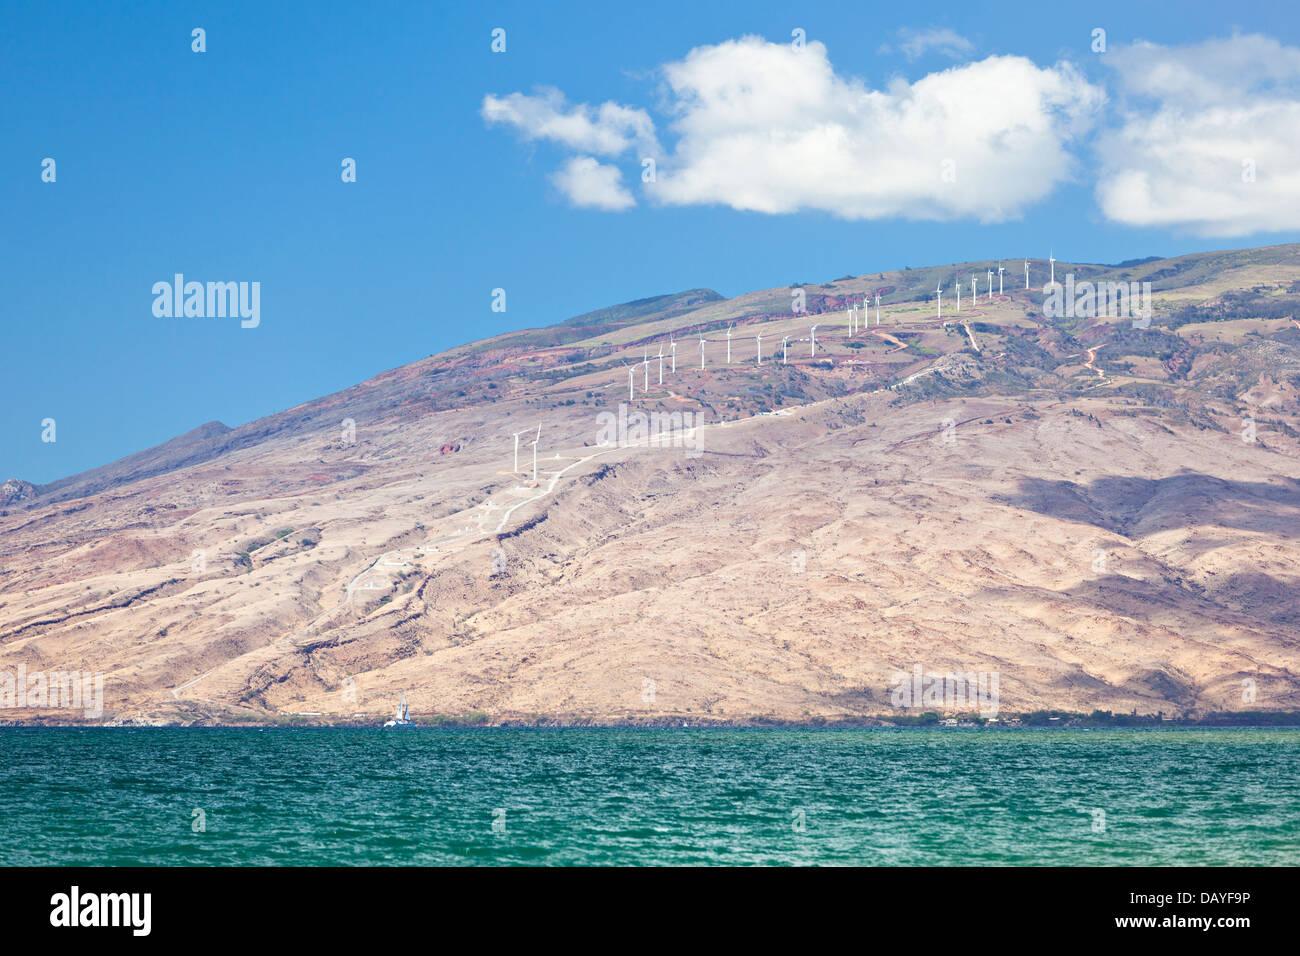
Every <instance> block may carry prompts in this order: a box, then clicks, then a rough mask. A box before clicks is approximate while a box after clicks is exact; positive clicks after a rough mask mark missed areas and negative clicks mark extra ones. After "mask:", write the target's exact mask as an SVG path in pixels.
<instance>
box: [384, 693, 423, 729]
mask: <svg viewBox="0 0 1300 956" xmlns="http://www.w3.org/2000/svg"><path fill="white" fill-rule="evenodd" d="M384 726H385V727H414V726H415V724H413V723H411V709H410V708H409V707H407V706H406V691H402V702H401V703H400V704H398V705H397V716H396V717H394V718H393V719H392V720H390V721H388V722H386V723H385V724H384Z"/></svg>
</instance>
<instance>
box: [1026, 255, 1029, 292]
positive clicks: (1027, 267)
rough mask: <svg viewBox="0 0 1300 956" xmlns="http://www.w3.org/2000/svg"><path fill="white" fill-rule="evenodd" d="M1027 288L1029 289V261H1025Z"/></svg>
mask: <svg viewBox="0 0 1300 956" xmlns="http://www.w3.org/2000/svg"><path fill="white" fill-rule="evenodd" d="M1025 288H1026V289H1028V288H1029V260H1028V259H1026V260H1025Z"/></svg>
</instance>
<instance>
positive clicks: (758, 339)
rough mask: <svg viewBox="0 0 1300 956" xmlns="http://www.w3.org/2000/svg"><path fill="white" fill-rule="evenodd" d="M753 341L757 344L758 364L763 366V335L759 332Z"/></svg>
mask: <svg viewBox="0 0 1300 956" xmlns="http://www.w3.org/2000/svg"><path fill="white" fill-rule="evenodd" d="M754 341H755V342H757V343H758V364H759V365H762V364H763V333H762V332H759V333H757V334H756V335H755V336H754Z"/></svg>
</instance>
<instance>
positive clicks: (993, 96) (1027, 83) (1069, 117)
mask: <svg viewBox="0 0 1300 956" xmlns="http://www.w3.org/2000/svg"><path fill="white" fill-rule="evenodd" d="M664 74H665V77H666V79H667V83H668V87H669V90H670V91H671V94H672V100H673V112H674V114H675V116H676V118H675V120H674V122H673V129H674V130H675V131H676V132H677V133H678V134H679V138H678V141H677V144H676V149H675V151H674V152H673V154H672V155H671V156H670V157H667V158H665V160H664V161H663V163H662V164H661V165H660V168H659V175H658V182H657V183H656V184H655V186H654V188H653V195H654V196H655V197H656V198H658V199H659V200H661V201H663V202H666V203H672V204H691V203H720V204H724V205H727V206H731V207H732V208H735V209H743V210H753V211H758V212H767V213H789V212H795V211H798V210H803V209H811V210H821V211H825V212H829V213H832V214H834V215H837V216H841V217H844V218H848V219H863V218H879V217H885V216H899V217H903V218H911V219H952V218H962V217H970V218H975V219H979V220H981V221H986V222H991V221H998V220H1004V219H1008V218H1014V217H1016V216H1018V215H1020V214H1021V212H1022V211H1023V210H1024V209H1025V208H1026V207H1027V206H1028V205H1030V204H1031V203H1033V202H1035V201H1037V200H1039V199H1042V198H1043V197H1045V196H1046V195H1048V194H1049V193H1050V192H1051V191H1052V190H1053V189H1054V188H1055V187H1056V186H1057V185H1058V184H1060V183H1061V182H1063V181H1065V180H1066V179H1068V178H1069V177H1070V175H1071V171H1072V167H1073V160H1072V156H1071V154H1072V150H1073V146H1074V142H1075V140H1076V139H1077V138H1078V137H1079V136H1080V135H1082V134H1083V133H1084V132H1085V131H1086V130H1087V128H1088V126H1089V125H1090V123H1091V121H1092V119H1093V115H1094V113H1095V112H1096V111H1097V109H1098V108H1099V107H1100V105H1101V103H1102V101H1103V99H1104V97H1103V94H1102V93H1101V91H1100V90H1099V89H1098V88H1096V87H1094V86H1092V85H1091V84H1089V83H1088V82H1087V81H1086V80H1084V79H1083V77H1082V76H1081V75H1080V74H1079V73H1078V72H1077V71H1076V70H1074V69H1073V68H1072V67H1071V66H1069V65H1068V64H1060V65H1058V66H1056V67H1053V68H1040V67H1038V66H1035V65H1034V64H1033V63H1032V62H1030V61H1029V60H1027V59H1025V58H1023V57H1015V56H994V57H989V58H987V59H985V60H981V61H979V62H976V63H970V64H966V65H963V66H959V67H953V68H950V69H948V70H945V71H942V72H939V73H931V74H929V75H928V76H925V77H923V78H922V79H920V80H918V81H916V82H915V83H908V82H906V81H903V80H898V81H895V82H894V83H893V84H891V85H890V86H889V88H888V89H886V90H872V89H870V88H868V87H867V86H866V85H865V84H864V83H863V82H862V81H860V80H858V79H856V78H853V77H842V76H839V75H837V74H836V73H835V71H834V69H833V68H832V66H831V64H830V61H829V60H828V58H827V56H826V48H825V46H824V45H823V44H821V43H809V44H807V46H805V47H804V48H803V49H796V48H794V47H792V46H789V45H786V44H780V45H778V44H773V43H767V42H765V41H763V40H761V39H759V38H756V37H745V38H742V39H740V40H732V41H727V42H725V43H720V44H718V45H716V46H707V47H700V48H698V49H695V50H692V51H691V52H690V53H689V54H688V55H687V56H686V58H685V59H683V60H682V61H680V62H677V63H672V64H669V65H668V66H666V67H665V68H664ZM947 162H951V164H952V166H951V167H950V168H951V169H952V170H954V171H955V181H953V182H946V181H945V180H944V176H943V174H944V171H945V169H947V168H949V167H947V166H946V165H945V164H946V163H947Z"/></svg>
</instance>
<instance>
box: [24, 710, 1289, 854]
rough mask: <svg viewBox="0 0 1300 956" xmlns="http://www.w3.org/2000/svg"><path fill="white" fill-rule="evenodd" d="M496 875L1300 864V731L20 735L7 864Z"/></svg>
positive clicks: (159, 731)
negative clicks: (436, 870)
mask: <svg viewBox="0 0 1300 956" xmlns="http://www.w3.org/2000/svg"><path fill="white" fill-rule="evenodd" d="M196 809H198V810H202V811H203V813H204V815H205V816H204V819H205V823H206V831H204V832H194V827H195V824H196V817H195V814H194V811H195V810H196ZM1095 811H1103V812H1104V814H1105V816H1104V821H1103V820H1102V818H1101V817H1100V816H1099V815H1098V814H1097V813H1096V812H1095ZM1103 822H1104V826H1103V825H1102V824H1103ZM494 823H495V829H494ZM801 827H802V828H801ZM481 863H491V864H832V865H834V864H864V865H881V864H883V865H890V864H908V865H916V864H920V865H939V864H950V865H990V864H1067V865H1068V864H1138V863H1142V864H1190V865H1203V864H1233V865H1277V864H1290V865H1295V864H1300V731H1297V730H1239V729H1234V730H1199V729H1169V730H1164V729H1162V730H1114V731H1111V730H1106V731H1082V730H1045V731H1010V730H1004V731H981V730H934V729H926V730H921V729H908V730H686V729H683V730H643V729H636V730H577V729H566V730H501V729H490V730H488V729H484V730H414V731H399V732H391V731H390V732H381V731H379V730H356V729H339V730H302V729H294V730H287V729H286V730H249V729H241V730H180V729H148V730H146V729H141V730H125V729H123V730H75V729H66V730H65V729H59V730H48V729H0V864H5V865H18V864H28V865H50V864H56V865H57V864H81V865H145V866H148V865H175V864H192V865H230V864H242V865H262V864H272V865H275V864H285V865H288V864H299V865H312V864H481Z"/></svg>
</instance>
